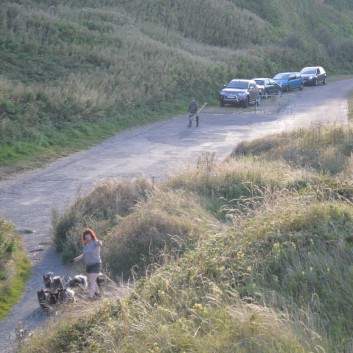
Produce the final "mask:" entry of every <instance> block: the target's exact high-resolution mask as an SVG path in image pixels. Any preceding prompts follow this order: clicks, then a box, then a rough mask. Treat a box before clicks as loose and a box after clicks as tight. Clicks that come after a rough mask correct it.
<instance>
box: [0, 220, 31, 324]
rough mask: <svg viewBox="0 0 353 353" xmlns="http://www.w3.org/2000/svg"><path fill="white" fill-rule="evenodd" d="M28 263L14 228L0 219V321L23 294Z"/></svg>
mask: <svg viewBox="0 0 353 353" xmlns="http://www.w3.org/2000/svg"><path fill="white" fill-rule="evenodd" d="M29 275H30V262H29V259H28V257H27V255H26V254H25V251H24V249H23V241H22V239H21V237H20V235H19V234H18V233H17V232H16V231H15V229H14V226H13V225H12V224H10V223H9V222H7V221H6V220H4V219H2V218H0V320H1V319H3V318H4V317H5V316H6V315H8V313H9V312H10V310H11V307H12V306H13V305H14V304H15V303H16V302H17V301H18V300H19V299H20V297H21V295H22V294H23V290H24V285H25V282H26V280H27V279H28V277H29Z"/></svg>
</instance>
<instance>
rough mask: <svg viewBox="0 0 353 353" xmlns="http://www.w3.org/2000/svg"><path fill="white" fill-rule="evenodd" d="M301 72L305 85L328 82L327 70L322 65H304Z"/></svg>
mask: <svg viewBox="0 0 353 353" xmlns="http://www.w3.org/2000/svg"><path fill="white" fill-rule="evenodd" d="M300 74H301V75H302V77H303V80H304V85H312V86H317V85H318V84H319V83H322V84H324V85H325V84H326V80H327V76H326V71H325V70H324V69H323V68H322V67H321V66H308V67H304V68H303V69H302V70H301V71H300Z"/></svg>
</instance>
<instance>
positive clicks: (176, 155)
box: [0, 79, 353, 353]
mask: <svg viewBox="0 0 353 353" xmlns="http://www.w3.org/2000/svg"><path fill="white" fill-rule="evenodd" d="M352 91H353V79H349V80H345V81H340V82H334V83H328V84H327V85H326V86H318V87H305V88H304V91H299V92H291V93H289V94H284V95H283V98H281V99H282V101H285V100H287V104H289V105H290V107H289V108H286V109H285V108H283V109H282V111H281V112H280V113H278V111H276V109H274V107H273V106H272V108H271V106H268V104H263V105H262V106H261V107H260V108H259V109H258V110H257V112H256V113H255V112H254V110H253V109H251V108H249V109H248V110H247V111H246V112H244V110H243V109H241V108H229V107H225V108H215V107H212V108H208V109H206V110H205V111H204V112H203V113H201V114H200V127H198V128H196V127H192V128H187V126H186V125H187V116H186V115H182V116H177V117H175V118H172V119H170V120H168V121H164V122H159V123H154V124H150V125H147V126H143V127H139V128H135V129H131V130H129V131H126V132H123V133H121V134H119V135H117V136H115V137H112V138H110V139H108V140H107V141H105V142H104V143H102V144H101V145H98V146H95V147H94V148H92V149H90V150H87V151H82V152H79V153H75V154H73V155H71V156H69V157H65V158H62V159H60V160H58V161H56V162H54V163H52V164H50V165H48V166H46V167H44V168H41V169H37V170H34V171H30V172H27V173H23V174H21V175H17V176H16V177H13V178H12V179H9V180H4V181H0V215H1V216H2V217H4V218H6V219H8V220H10V221H12V222H13V223H14V224H16V226H17V227H24V228H30V229H32V230H34V233H32V234H24V235H23V238H24V242H25V246H26V251H27V252H28V254H29V256H30V258H31V261H32V265H33V275H32V276H31V278H30V279H29V280H28V282H27V284H26V288H25V292H24V294H23V296H22V298H21V300H20V301H19V303H18V304H17V305H15V307H14V308H13V310H12V312H11V313H10V314H9V315H8V316H7V317H6V318H5V319H4V320H2V321H1V325H0V352H2V353H10V352H12V351H13V344H14V339H15V328H16V327H17V326H18V323H19V321H23V322H24V323H25V327H26V328H27V329H29V330H33V329H35V328H36V327H38V326H41V325H43V324H44V323H45V321H46V320H47V318H46V317H45V316H44V315H43V314H42V311H41V310H40V308H39V305H38V300H37V294H36V291H37V290H39V289H41V288H42V287H43V284H42V274H44V273H47V272H48V271H51V272H54V273H55V274H60V275H69V274H71V273H72V271H73V270H72V268H70V267H65V266H63V265H62V263H61V260H60V257H59V256H58V255H57V254H56V253H55V251H54V250H53V245H52V240H51V238H50V237H49V230H50V225H51V212H52V209H53V206H57V207H60V208H62V207H66V206H67V205H69V204H70V203H71V202H72V201H73V200H74V199H75V196H76V195H77V192H78V190H80V191H85V190H88V189H89V188H91V187H92V185H93V184H94V183H96V182H98V181H99V180H101V179H103V178H116V177H123V178H130V177H133V176H136V175H138V174H140V173H143V174H145V175H148V176H150V177H153V178H155V179H156V180H157V181H158V180H159V179H160V178H162V177H163V176H165V175H167V174H168V173H169V172H170V171H171V170H173V169H174V168H177V167H178V165H179V163H180V162H182V161H194V160H195V159H196V158H197V157H199V156H201V154H202V153H203V152H215V154H216V158H217V159H223V158H224V157H226V156H227V155H228V154H229V153H230V152H231V151H232V149H233V148H234V146H235V145H236V144H237V143H238V142H240V141H242V140H249V139H254V138H257V137H262V136H264V135H267V134H270V133H275V132H279V131H283V130H286V129H293V128H298V127H301V126H305V125H308V124H311V123H312V122H318V121H325V122H326V121H331V122H340V123H346V122H347V97H348V96H349V94H350V93H351V92H352ZM199 103H202V102H199ZM266 103H268V102H266Z"/></svg>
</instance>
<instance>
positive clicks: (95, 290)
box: [88, 273, 99, 299]
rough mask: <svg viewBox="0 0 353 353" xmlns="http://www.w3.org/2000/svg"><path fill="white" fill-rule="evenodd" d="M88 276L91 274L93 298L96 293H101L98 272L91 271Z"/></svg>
mask: <svg viewBox="0 0 353 353" xmlns="http://www.w3.org/2000/svg"><path fill="white" fill-rule="evenodd" d="M88 276H89V297H90V298H91V299H93V298H94V293H99V289H98V285H97V276H98V273H89V274H88Z"/></svg>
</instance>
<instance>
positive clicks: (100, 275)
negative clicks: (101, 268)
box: [96, 272, 105, 289]
mask: <svg viewBox="0 0 353 353" xmlns="http://www.w3.org/2000/svg"><path fill="white" fill-rule="evenodd" d="M96 282H97V284H98V287H99V289H102V288H103V287H104V284H105V276H104V275H103V273H102V272H100V273H98V276H97V279H96Z"/></svg>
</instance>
